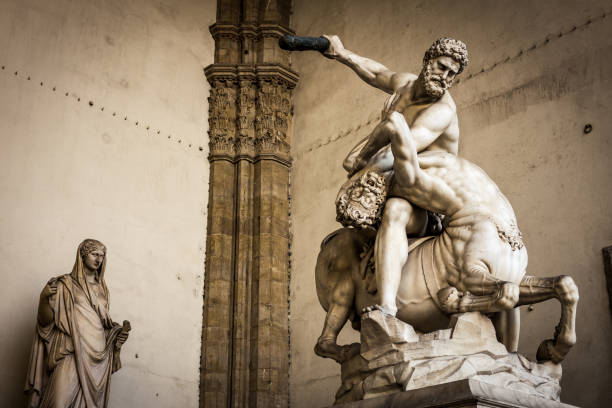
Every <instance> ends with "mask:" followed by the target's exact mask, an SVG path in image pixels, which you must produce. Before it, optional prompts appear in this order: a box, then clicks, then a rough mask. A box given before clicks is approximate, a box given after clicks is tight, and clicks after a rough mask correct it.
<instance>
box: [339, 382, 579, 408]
mask: <svg viewBox="0 0 612 408" xmlns="http://www.w3.org/2000/svg"><path fill="white" fill-rule="evenodd" d="M434 407H435V408H441V407H457V408H458V407H461V408H484V407H487V408H489V407H491V408H496V407H500V408H576V407H575V406H574V405H568V404H563V403H561V402H558V401H552V400H549V399H546V398H540V397H536V396H533V395H529V394H527V393H524V392H520V391H515V390H513V389H509V388H506V387H501V386H497V385H492V384H488V383H485V382H481V381H477V380H473V379H465V380H460V381H454V382H450V383H445V384H439V385H433V386H431V387H425V388H419V389H417V390H411V391H407V392H396V393H394V394H389V395H385V396H382V397H377V398H372V399H366V400H363V401H356V402H349V403H346V404H340V405H334V408H434Z"/></svg>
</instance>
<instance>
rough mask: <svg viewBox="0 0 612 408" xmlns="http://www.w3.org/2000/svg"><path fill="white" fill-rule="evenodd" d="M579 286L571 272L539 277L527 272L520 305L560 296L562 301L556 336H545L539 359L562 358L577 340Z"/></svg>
mask: <svg viewBox="0 0 612 408" xmlns="http://www.w3.org/2000/svg"><path fill="white" fill-rule="evenodd" d="M578 297H579V296H578V287H576V284H575V283H574V280H573V279H572V278H571V277H569V276H556V277H550V278H538V277H536V276H525V277H524V278H523V280H522V281H521V285H520V297H519V302H518V306H520V305H528V304H532V303H539V302H543V301H545V300H549V299H553V298H555V299H558V300H559V302H560V303H561V319H560V321H559V324H558V325H557V327H556V328H555V335H554V339H551V340H545V341H544V342H542V344H541V345H540V347H539V348H538V353H537V358H538V360H541V361H542V360H552V361H553V362H555V363H559V362H561V361H562V360H563V359H564V358H565V355H566V354H567V353H568V352H569V350H570V349H571V348H572V346H573V345H574V344H576V309H577V306H578Z"/></svg>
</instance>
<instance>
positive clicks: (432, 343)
mask: <svg viewBox="0 0 612 408" xmlns="http://www.w3.org/2000/svg"><path fill="white" fill-rule="evenodd" d="M450 327H451V328H449V329H446V330H438V331H435V332H432V333H427V334H418V333H417V332H415V330H414V329H413V327H412V326H410V325H409V324H406V323H404V322H402V321H400V320H398V319H396V318H395V317H392V316H388V315H385V314H383V313H382V312H380V311H378V310H376V311H373V312H370V313H366V314H364V315H363V316H362V320H361V350H360V354H359V355H356V356H354V357H353V358H351V359H350V360H348V361H346V362H345V363H344V364H342V385H341V386H340V389H339V390H338V392H337V394H336V404H342V403H347V402H353V401H359V400H368V399H371V398H376V397H381V396H384V395H390V394H398V393H399V394H398V395H404V394H405V395H404V396H403V397H393V398H403V399H406V400H407V401H408V400H410V399H411V398H412V397H410V396H409V395H411V394H412V393H414V392H417V391H418V392H419V394H418V395H421V394H420V393H422V392H424V391H422V390H424V389H426V388H427V389H429V388H432V386H440V387H442V389H446V388H444V387H451V385H450V384H463V385H458V386H459V387H463V388H460V390H463V391H461V392H463V393H464V394H465V393H466V392H468V391H466V390H472V391H470V392H475V391H473V389H476V390H483V389H486V390H489V388H487V387H493V388H492V389H491V390H494V391H495V390H498V388H499V389H501V390H503V391H505V392H506V393H505V394H503V395H506V394H508V395H509V396H508V398H510V400H509V401H514V400H513V399H512V398H515V396H518V397H516V398H519V397H520V396H523V397H520V398H527V397H529V398H535V399H534V401H539V402H538V404H540V405H537V404H536V405H525V404H523V405H520V404H518V403H516V404H515V403H514V402H512V404H515V405H507V404H508V403H509V402H505V403H506V405H491V406H517V407H518V406H542V407H548V406H551V407H552V406H555V407H557V406H563V405H562V404H561V405H560V403H559V402H558V401H559V395H560V393H561V387H560V386H559V380H560V379H561V366H560V365H558V364H553V363H551V362H546V363H535V362H532V361H529V360H528V359H526V358H525V357H523V356H521V355H519V354H517V353H508V351H507V350H506V347H505V346H504V345H503V344H501V343H500V342H498V341H497V338H496V335H495V329H494V327H493V324H492V323H491V321H490V320H489V319H488V318H487V317H486V316H484V315H482V314H480V313H476V312H474V313H463V314H458V315H455V316H454V317H453V319H452V321H451V325H450ZM468 379H469V380H470V381H468V382H462V380H468ZM474 384H482V385H474ZM465 387H467V388H465ZM475 387H476V388H475ZM478 387H480V388H478ZM482 387H484V388H482ZM449 390H450V391H452V390H453V388H452V387H451V388H449V389H448V390H447V391H444V393H448V392H450V391H449ZM402 391H409V392H408V393H405V392H402ZM478 392H480V391H478ZM491 392H492V391H491ZM495 392H497V391H495ZM500 392H501V391H500ZM515 393H518V394H516V395H515ZM498 394H499V392H498ZM462 395H463V394H462ZM466 395H467V394H466ZM478 395H480V394H478ZM483 395H484V394H483ZM495 395H497V394H495ZM500 395H501V394H500ZM451 396H452V395H451V394H448V395H446V396H445V398H446V397H449V398H450V397H451ZM511 396H512V398H511ZM462 398H463V397H462ZM483 398H484V396H483ZM516 398H515V399H516ZM520 398H519V399H518V400H517V401H522V400H520ZM385 401H386V400H385ZM419 401H421V400H419ZM450 401H451V400H449V403H450ZM473 401H474V404H476V405H457V406H482V404H481V405H478V404H480V402H478V401H479V400H478V399H474V400H473ZM541 401H545V402H546V403H547V404H548V405H546V404H544V405H542V404H543V403H542V402H541ZM549 403H550V404H552V405H550V404H549ZM402 404H403V403H402ZM419 404H421V402H419ZM517 404H518V405H517ZM350 406H353V405H350ZM355 406H358V407H361V405H355ZM363 406H364V407H366V406H367V407H369V406H370V405H363ZM371 406H388V405H371ZM394 406H402V407H403V406H404V405H394ZM405 406H410V407H412V406H415V407H416V406H419V407H421V406H423V407H426V406H447V405H436V404H433V405H405ZM450 406H455V405H450Z"/></svg>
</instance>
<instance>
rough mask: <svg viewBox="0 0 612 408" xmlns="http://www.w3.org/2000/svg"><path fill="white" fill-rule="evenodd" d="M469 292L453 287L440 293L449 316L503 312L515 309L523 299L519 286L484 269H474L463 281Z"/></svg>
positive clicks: (440, 298) (441, 300) (442, 303)
mask: <svg viewBox="0 0 612 408" xmlns="http://www.w3.org/2000/svg"><path fill="white" fill-rule="evenodd" d="M461 285H462V286H463V288H465V290H464V291H463V292H460V291H459V290H457V288H455V287H453V286H448V287H446V288H442V289H440V290H439V291H438V294H437V295H438V299H439V300H440V304H441V306H442V310H443V311H444V312H445V313H448V314H452V313H465V312H483V313H491V312H501V311H506V310H511V309H513V308H514V307H515V306H516V304H517V302H518V300H519V285H517V284H515V283H512V282H506V281H502V280H499V279H497V278H495V277H494V276H492V275H490V274H489V273H488V272H486V271H484V270H481V269H480V268H472V269H470V271H469V272H468V273H467V274H466V276H465V278H464V279H463V280H462V282H461Z"/></svg>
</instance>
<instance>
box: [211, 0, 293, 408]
mask: <svg viewBox="0 0 612 408" xmlns="http://www.w3.org/2000/svg"><path fill="white" fill-rule="evenodd" d="M218 7H223V12H222V13H221V14H218V15H221V16H230V17H232V19H230V18H229V17H228V18H227V19H225V20H223V21H220V22H218V23H217V24H214V25H213V26H211V28H210V32H211V34H212V35H213V37H214V39H215V63H214V64H213V65H210V66H208V67H206V68H205V70H204V73H205V75H206V78H207V79H208V82H209V83H210V84H211V91H210V98H209V125H210V126H209V136H210V156H209V160H210V166H211V167H210V182H209V185H210V189H209V217H208V219H209V221H208V231H207V255H206V271H205V284H204V293H205V297H204V311H203V327H202V357H201V358H202V360H201V368H200V370H201V371H200V407H206V408H210V407H219V408H228V407H231V408H234V407H236V408H237V407H250V408H257V407H261V408H265V407H272V406H273V407H286V406H287V405H288V403H289V400H288V388H289V379H288V376H289V361H288V352H289V332H288V313H289V310H288V303H287V301H288V288H289V284H288V280H289V276H288V274H289V254H288V250H289V204H288V201H287V197H288V191H289V172H290V167H291V160H290V144H291V134H290V130H291V118H292V108H291V104H292V103H291V92H292V90H293V89H294V87H295V85H296V84H297V81H298V75H297V73H295V72H293V71H292V70H291V69H290V68H288V66H289V65H290V61H289V53H288V52H285V51H283V50H281V49H280V48H279V47H278V46H277V42H278V38H280V37H281V36H282V35H284V34H291V33H292V31H291V30H289V29H288V28H286V27H283V26H282V25H281V23H283V22H286V21H289V17H290V9H291V7H290V2H289V1H286V0H270V1H267V2H259V1H258V0H242V1H237V0H236V1H230V0H219V4H218ZM228 7H229V8H231V7H238V8H240V7H242V8H243V9H242V11H241V10H239V9H238V10H228ZM262 8H263V9H262ZM236 16H241V18H242V19H243V20H242V21H239V19H234V17H236ZM262 16H263V17H262ZM271 16H272V17H271ZM258 18H262V19H264V20H265V23H263V22H262V21H257V19H258ZM275 18H276V19H277V21H275V20H274V19H275Z"/></svg>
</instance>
